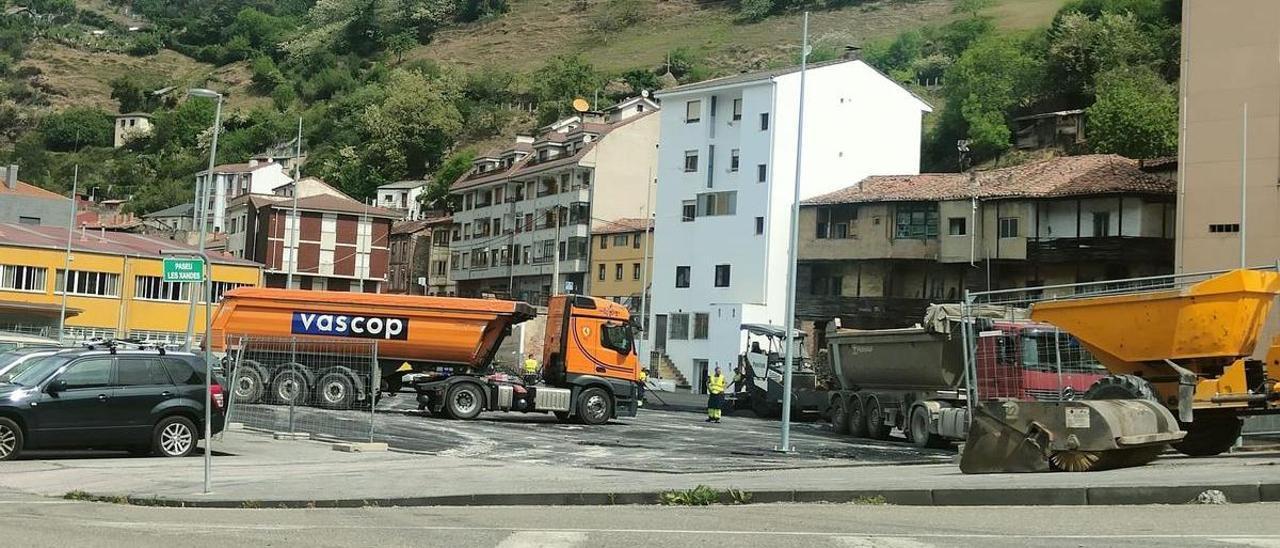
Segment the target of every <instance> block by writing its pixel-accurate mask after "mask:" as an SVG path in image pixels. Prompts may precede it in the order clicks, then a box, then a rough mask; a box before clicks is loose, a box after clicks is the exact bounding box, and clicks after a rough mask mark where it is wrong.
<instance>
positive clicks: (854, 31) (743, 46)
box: [410, 0, 1066, 72]
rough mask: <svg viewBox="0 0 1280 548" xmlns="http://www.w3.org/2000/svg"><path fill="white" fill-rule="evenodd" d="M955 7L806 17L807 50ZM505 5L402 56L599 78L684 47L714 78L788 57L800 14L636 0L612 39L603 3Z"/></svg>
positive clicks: (1013, 10) (1043, 2)
mask: <svg viewBox="0 0 1280 548" xmlns="http://www.w3.org/2000/svg"><path fill="white" fill-rule="evenodd" d="M955 3H956V2H955V0H914V1H901V0H898V1H895V0H885V1H881V2H876V3H869V4H863V5H860V6H850V7H846V8H842V9H832V10H821V11H816V12H814V13H813V14H812V15H811V16H810V22H809V27H810V34H811V36H812V37H813V39H814V40H815V47H816V48H818V49H821V48H833V49H836V50H838V49H840V48H842V47H844V46H845V45H848V44H863V45H864V44H867V43H869V42H872V41H874V40H879V39H887V38H892V37H893V36H895V35H897V34H898V33H899V32H901V31H903V30H908V29H912V28H918V27H920V26H923V25H927V24H934V25H936V24H942V23H946V22H948V21H951V20H953V19H955V18H957V17H958V16H957V15H956V14H954V13H953V8H954V5H955ZM1065 3H1066V0H998V1H997V3H996V5H994V6H993V7H991V8H989V9H988V10H987V13H988V14H989V15H991V16H992V17H994V18H995V20H996V24H997V26H999V27H1002V28H1006V29H1025V28H1033V27H1037V26H1041V25H1044V24H1047V23H1048V22H1049V21H1050V19H1051V18H1052V17H1053V14H1054V13H1055V12H1056V11H1057V10H1058V9H1059V8H1061V7H1062V5H1063V4H1065ZM583 4H584V3H582V2H565V1H557V0H511V2H510V12H509V13H507V14H505V15H502V16H499V17H497V18H494V19H492V20H489V21H485V22H481V23H476V24H471V25H465V26H462V27H458V28H453V29H449V30H446V31H443V32H440V33H438V34H437V35H436V37H435V40H434V41H433V42H432V43H431V44H427V45H424V46H421V47H419V48H418V49H417V50H415V51H414V52H413V53H412V54H411V55H410V56H411V57H416V58H425V59H432V60H436V61H441V62H447V63H454V64H459V65H463V66H488V67H500V68H505V69H510V70H517V71H520V70H528V69H529V68H530V67H536V66H539V65H540V64H542V62H543V61H545V60H546V59H547V58H549V57H551V56H554V55H561V54H572V53H580V54H582V55H583V57H584V58H586V59H587V61H589V62H591V63H592V64H593V65H595V66H596V67H597V68H599V69H601V70H605V71H623V70H627V69H632V68H636V67H642V66H654V65H659V64H661V63H662V62H663V57H664V55H666V53H667V52H668V51H671V50H673V49H676V48H688V49H691V50H693V51H694V52H697V53H698V54H699V55H700V56H701V57H702V58H703V59H705V60H706V63H707V65H708V66H709V68H711V69H712V70H714V71H717V72H732V71H735V70H742V69H756V68H761V67H764V66H768V65H773V64H778V63H785V62H788V61H789V60H791V59H793V58H794V57H795V54H794V52H795V50H796V49H797V46H796V42H797V41H798V40H799V37H800V27H801V15H799V14H790V15H777V16H773V17H769V18H767V19H765V20H763V21H760V22H757V23H740V22H738V20H737V13H736V12H735V11H734V10H733V9H732V8H731V6H730V5H729V3H728V2H708V1H698V0H636V1H635V2H634V5H635V6H636V7H637V9H636V12H637V14H638V18H639V19H640V21H639V22H638V23H636V24H635V25H633V26H631V27H629V28H625V29H622V30H620V31H614V32H607V33H606V32H599V31H596V30H593V23H594V21H595V20H596V19H598V18H599V17H601V16H602V14H603V13H604V10H606V9H607V3H606V2H604V1H602V0H593V1H591V2H587V3H585V5H586V8H585V9H581V8H580V6H582V5H583Z"/></svg>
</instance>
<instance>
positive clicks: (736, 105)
mask: <svg viewBox="0 0 1280 548" xmlns="http://www.w3.org/2000/svg"><path fill="white" fill-rule="evenodd" d="M741 119H742V99H734V100H733V121H735V122H737V121H738V120H741Z"/></svg>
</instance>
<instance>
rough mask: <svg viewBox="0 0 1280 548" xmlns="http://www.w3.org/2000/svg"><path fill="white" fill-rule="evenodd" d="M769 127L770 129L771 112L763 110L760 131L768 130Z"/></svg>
mask: <svg viewBox="0 0 1280 548" xmlns="http://www.w3.org/2000/svg"><path fill="white" fill-rule="evenodd" d="M768 129H769V113H768V112H761V113H760V131H767V130H768Z"/></svg>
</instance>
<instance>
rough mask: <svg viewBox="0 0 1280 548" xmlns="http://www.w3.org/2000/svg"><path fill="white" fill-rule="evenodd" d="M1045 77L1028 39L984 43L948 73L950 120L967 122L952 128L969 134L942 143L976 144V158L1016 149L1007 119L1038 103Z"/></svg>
mask: <svg viewBox="0 0 1280 548" xmlns="http://www.w3.org/2000/svg"><path fill="white" fill-rule="evenodd" d="M1042 72H1043V64H1042V62H1041V61H1040V60H1039V59H1036V58H1035V57H1033V56H1032V55H1031V53H1030V52H1028V51H1027V48H1026V47H1024V43H1023V41H1022V40H1019V39H1016V38H1013V37H1008V36H994V35H993V36H989V37H987V38H984V39H982V40H980V41H978V42H977V43H975V44H974V45H973V46H972V47H970V48H969V49H968V50H967V51H965V53H964V55H961V56H960V58H959V59H957V60H956V62H955V64H953V65H951V68H949V69H948V70H947V73H946V82H947V85H946V88H945V92H944V93H945V96H946V99H947V115H950V116H958V117H959V118H958V120H956V121H958V122H962V123H959V124H953V125H952V126H951V127H952V129H954V130H961V129H962V130H963V133H962V134H960V135H946V136H942V138H943V139H945V141H951V142H952V143H954V139H963V138H968V139H970V141H971V142H970V145H969V146H970V149H971V150H972V151H973V154H974V157H975V159H982V158H989V157H991V156H994V155H998V154H1000V153H1003V152H1004V151H1005V150H1007V149H1008V148H1009V146H1010V132H1009V127H1008V125H1007V123H1006V117H1007V115H1008V113H1009V111H1010V110H1012V109H1013V108H1015V107H1018V106H1024V105H1027V104H1029V103H1030V102H1031V101H1032V100H1033V99H1034V94H1035V90H1036V89H1037V88H1038V87H1039V84H1040V81H1041V74H1042ZM943 145H946V143H945V142H944V143H943ZM952 146H954V145H952Z"/></svg>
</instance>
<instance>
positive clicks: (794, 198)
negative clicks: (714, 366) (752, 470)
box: [777, 11, 809, 453]
mask: <svg viewBox="0 0 1280 548" xmlns="http://www.w3.org/2000/svg"><path fill="white" fill-rule="evenodd" d="M803 33H804V37H803V38H802V39H801V48H800V100H799V103H800V105H799V107H798V108H797V115H798V116H797V117H798V120H796V160H795V161H796V176H795V188H794V189H793V190H792V195H791V235H790V238H789V239H788V240H787V309H786V311H787V317H786V320H785V322H784V325H785V327H784V330H785V333H784V334H783V336H784V337H785V338H786V341H787V346H786V352H787V353H786V358H785V359H784V360H783V365H782V440H781V444H780V445H779V446H778V448H777V451H780V452H783V453H786V452H788V451H791V368H792V367H793V366H794V365H795V353H796V350H797V348H796V338H795V330H796V256H797V254H796V248H797V247H799V245H800V242H799V240H800V180H801V179H800V176H801V174H802V170H801V168H802V167H803V165H804V161H803V160H804V154H803V152H804V84H805V73H806V72H807V71H808V68H809V64H808V60H809V12H807V11H806V12H804V30H803Z"/></svg>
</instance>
